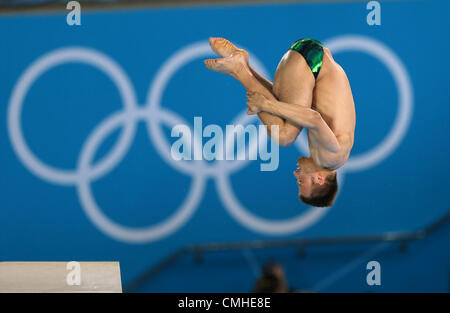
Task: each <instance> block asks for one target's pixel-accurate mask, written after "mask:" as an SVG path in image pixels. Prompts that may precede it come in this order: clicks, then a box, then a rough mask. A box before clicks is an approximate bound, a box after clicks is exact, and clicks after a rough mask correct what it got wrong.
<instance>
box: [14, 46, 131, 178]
mask: <svg viewBox="0 0 450 313" xmlns="http://www.w3.org/2000/svg"><path fill="white" fill-rule="evenodd" d="M68 62H81V63H86V64H89V65H91V66H93V67H95V68H97V69H99V70H101V71H103V72H104V73H105V74H106V75H107V76H108V77H109V78H110V79H111V80H112V81H113V82H114V83H115V85H116V86H117V87H118V89H119V93H120V96H121V98H122V102H123V105H124V107H125V110H126V111H131V110H133V108H134V106H135V103H136V97H135V94H134V90H133V88H132V85H131V83H130V81H129V79H128V77H127V75H126V74H125V73H124V72H123V71H122V69H121V68H120V66H119V65H118V64H117V63H115V62H114V61H113V60H112V59H110V58H109V57H107V56H106V55H104V54H102V53H100V52H97V51H95V50H92V49H86V48H75V47H70V48H63V49H59V50H55V51H52V52H50V53H47V54H45V55H43V56H41V57H40V58H39V59H37V60H36V61H35V62H33V64H31V65H30V66H29V67H28V68H27V69H26V71H25V72H24V73H23V74H22V76H21V77H20V79H19V81H18V82H17V84H16V86H15V88H14V90H13V93H12V96H11V100H10V103H9V111H8V133H9V137H10V140H11V143H12V146H13V148H14V150H15V152H16V154H17V155H18V157H19V158H20V159H21V160H22V162H23V164H24V165H25V166H26V167H27V168H28V169H29V170H30V171H31V172H32V173H34V174H35V175H36V176H38V177H40V178H42V179H43V180H46V181H49V182H51V183H57V184H61V185H71V184H74V183H75V182H76V181H77V179H78V174H77V173H76V172H75V171H74V170H62V169H57V168H55V167H52V166H50V165H47V164H44V163H43V162H42V161H41V160H39V159H38V158H37V157H36V156H35V155H34V154H33V152H32V151H31V150H30V148H29V147H28V145H27V143H26V141H25V139H24V136H23V133H22V127H21V122H20V118H21V113H22V106H23V100H24V98H25V96H26V94H27V92H28V90H29V88H30V86H31V85H32V84H33V83H34V82H35V80H36V79H37V78H38V77H39V76H40V75H42V74H43V73H44V72H46V71H47V70H49V69H50V68H52V67H54V66H57V65H61V64H64V63H68ZM134 130H135V125H133V124H130V123H127V124H126V126H125V129H124V131H123V132H122V134H121V135H120V138H119V140H118V143H117V144H116V146H115V147H114V148H113V149H112V152H111V153H110V154H109V155H108V156H107V157H104V158H103V159H102V160H101V161H100V162H99V164H98V165H97V167H96V168H95V169H94V170H93V172H92V173H91V174H90V175H92V176H93V178H98V177H99V176H101V175H103V174H104V173H105V171H106V170H107V169H108V168H110V167H111V164H112V163H114V162H115V159H116V158H117V156H118V155H119V154H120V153H121V151H120V149H119V148H120V146H121V145H123V144H124V143H125V142H127V141H129V139H130V138H131V137H133V135H134Z"/></svg>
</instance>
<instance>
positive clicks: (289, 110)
mask: <svg viewBox="0 0 450 313" xmlns="http://www.w3.org/2000/svg"><path fill="white" fill-rule="evenodd" d="M210 45H211V48H212V49H213V50H214V51H215V52H216V53H217V54H218V55H219V56H221V57H222V58H220V59H208V60H205V65H206V67H207V68H209V69H211V70H213V71H217V72H221V73H225V74H229V75H231V76H232V77H234V78H236V79H237V80H238V81H239V82H241V84H242V85H243V86H244V87H245V89H246V90H247V106H248V111H247V113H248V114H258V116H259V118H260V120H261V121H262V122H263V123H264V124H265V125H266V126H271V125H278V127H279V137H278V144H279V145H281V146H289V145H291V144H292V143H293V142H294V141H295V140H296V138H297V136H298V135H299V133H300V131H301V130H302V129H303V128H306V129H307V134H308V142H309V151H310V156H309V157H301V158H299V159H298V161H297V166H298V168H297V170H296V171H294V175H295V177H296V178H297V183H298V187H299V198H300V199H301V200H302V201H303V202H304V203H307V204H310V205H313V206H316V207H328V206H332V205H333V202H334V199H335V197H336V194H337V188H338V184H337V177H336V169H338V168H340V167H341V166H343V165H344V164H345V162H346V161H347V159H348V158H349V155H350V151H351V149H352V146H353V141H354V131H355V123H356V114H355V105H354V102H353V96H352V91H351V88H350V84H349V81H348V79H347V75H346V74H345V72H344V70H343V69H342V68H341V67H340V66H339V64H337V63H336V62H335V61H334V59H333V56H332V55H331V52H330V50H329V49H327V48H326V47H324V46H323V45H322V44H321V43H320V42H319V41H317V40H315V39H311V38H304V39H300V40H297V41H296V42H295V43H294V44H292V45H291V46H290V48H289V49H288V51H287V52H286V53H285V54H284V56H283V58H282V59H281V61H280V63H279V64H278V67H277V70H276V72H275V77H274V80H273V83H271V82H270V81H268V80H267V79H265V78H264V77H262V76H261V75H260V74H258V73H257V72H256V71H255V70H254V69H253V68H252V67H251V66H250V65H249V62H248V53H247V52H246V51H245V50H243V49H238V48H237V47H236V46H234V45H233V44H232V43H231V42H230V41H228V40H226V39H224V38H210ZM267 130H268V133H269V135H271V134H270V127H267ZM272 139H274V138H272Z"/></svg>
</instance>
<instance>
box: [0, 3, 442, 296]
mask: <svg viewBox="0 0 450 313" xmlns="http://www.w3.org/2000/svg"><path fill="white" fill-rule="evenodd" d="M448 9H450V5H449V3H448V2H446V1H412V2H388V3H382V25H381V26H368V25H367V23H366V15H367V13H368V11H367V10H366V8H365V3H342V4H339V3H333V4H286V5H242V6H223V7H221V6H209V7H185V8H164V9H162V8H161V9H142V10H139V11H135V10H123V11H108V12H84V11H83V12H82V25H81V26H72V27H71V26H68V25H67V24H66V16H65V14H63V13H55V14H35V15H9V16H6V15H5V16H1V17H0V59H1V60H2V61H1V64H0V187H1V188H0V197H1V202H0V208H1V209H0V260H79V261H81V260H118V261H120V262H121V266H122V270H123V279H124V282H125V283H127V282H129V281H130V280H132V279H133V278H135V277H137V276H138V275H139V274H140V273H141V272H142V271H143V270H145V269H146V268H147V267H148V266H149V265H152V264H154V263H156V262H157V261H158V260H160V259H161V258H163V257H165V256H167V255H169V254H170V253H171V252H173V251H175V250H176V249H178V248H179V247H182V246H185V245H186V244H193V243H204V242H228V241H239V240H253V239H273V238H297V237H316V236H335V235H336V236H338V235H358V234H372V233H379V232H384V231H407V230H414V229H418V228H422V227H423V226H425V225H427V224H429V223H431V222H432V221H434V220H435V219H436V218H438V217H440V216H441V215H443V214H444V213H445V212H447V210H448V209H449V207H450V200H449V198H448V197H446V196H445V195H446V194H447V193H448V190H449V186H450V184H449V180H448V177H450V166H449V162H448V160H449V156H450V147H449V144H448V140H447V139H446V136H447V135H448V133H449V130H450V127H449V123H448V118H449V113H450V95H449V93H448V84H449V79H448V73H449V70H450V61H449V60H448V58H446V57H445V52H446V51H448V50H449V48H450V43H449V40H448V38H449V35H450V27H449V26H450V22H449V20H448V18H447V12H448ZM209 36H220V37H226V38H229V39H230V40H232V41H233V42H235V43H237V44H238V45H240V46H243V47H245V48H246V49H248V50H249V51H250V53H251V58H253V59H255V60H259V62H260V65H261V66H260V67H263V68H265V69H266V71H267V73H268V75H269V76H272V75H273V74H274V71H275V69H276V66H277V64H278V61H279V59H280V57H281V56H282V55H283V53H284V52H285V50H286V49H287V47H288V46H289V45H290V44H291V43H292V42H293V41H295V40H296V39H298V38H300V37H305V36H307V37H314V38H317V39H319V40H321V41H323V42H325V43H327V44H328V45H330V48H332V51H335V52H336V54H335V59H336V60H337V61H338V62H339V63H340V64H341V65H342V67H343V68H344V69H345V71H346V72H347V75H348V77H349V80H350V83H351V86H352V90H353V93H354V98H355V103H356V111H357V128H356V138H355V146H354V149H353V152H352V158H351V159H350V161H349V164H348V165H347V167H346V168H344V169H343V170H342V171H341V173H340V176H341V177H340V178H341V189H340V193H339V196H338V199H337V201H336V205H335V206H334V207H333V208H331V209H315V208H308V207H306V206H305V205H303V204H302V203H300V202H299V201H298V199H297V186H296V183H295V179H294V177H293V175H292V171H293V170H294V169H295V166H296V159H297V157H298V156H299V155H301V154H303V153H304V152H302V150H301V149H298V146H301V143H300V141H299V143H298V145H296V146H292V147H289V148H282V149H281V151H280V166H279V169H278V170H277V171H275V172H261V171H259V165H260V162H259V161H252V162H249V163H247V162H244V163H245V164H242V167H241V168H238V169H237V170H236V171H234V172H227V171H225V172H223V171H218V170H216V171H214V174H211V175H206V174H204V171H203V170H202V169H203V168H198V166H202V164H201V163H200V164H198V162H196V163H195V162H191V163H190V164H187V165H184V166H183V168H182V169H186V168H187V169H186V170H185V171H183V170H182V169H180V168H179V167H178V165H176V164H175V165H174V164H173V163H170V162H167V160H166V159H165V158H167V153H165V152H163V151H162V149H161V147H159V146H158V145H157V143H161V142H162V143H164V140H166V141H167V142H169V143H170V142H173V141H174V140H173V139H171V138H170V128H171V126H172V125H171V124H170V123H169V122H170V121H172V122H173V121H180V120H183V121H185V122H186V123H188V124H192V123H193V118H194V116H202V117H203V122H204V124H219V125H222V126H224V125H226V124H227V123H230V122H231V121H233V120H234V119H235V118H237V117H239V116H245V114H244V112H245V109H246V107H245V93H244V89H243V88H242V87H241V86H240V85H239V83H238V82H236V81H234V80H233V79H231V78H229V77H226V76H224V75H219V74H217V73H213V72H210V71H208V70H206V69H205V67H204V65H203V62H202V60H203V59H205V58H209V57H210V56H211V53H210V52H208V51H209V50H208V48H207V47H206V46H207V39H208V37H209ZM340 44H342V45H343V47H341V48H342V49H341V50H340V51H338V49H339V46H338V45H340ZM365 49H368V51H366V50H365ZM189 52H192V54H191V57H192V58H191V59H189V60H188V59H187V61H186V63H184V64H181V65H180V66H178V67H176V68H175V71H174V72H173V73H172V74H173V75H169V77H167V81H166V83H167V84H166V85H165V88H164V89H163V90H162V93H161V94H159V95H160V97H156V96H157V95H158V94H157V92H156V91H157V89H156V88H157V86H158V84H160V83H161V82H163V81H164V79H163V78H164V77H163V76H162V75H163V74H164V70H165V69H167V67H166V66H169V65H170V64H173V63H170V62H172V61H176V60H180V59H176V57H189V55H188V54H187V53H189ZM58 58H61V59H60V61H61V60H63V61H64V60H65V61H68V62H63V61H62V63H60V64H56V63H57V62H58ZM64 58H66V59H64ZM45 62H50V63H51V62H56V63H55V65H54V66H52V65H51V64H50V63H45ZM89 62H92V63H95V64H96V66H92V65H91V64H88V63H89ZM167 62H169V63H167ZM383 62H384V63H388V65H389V66H385V64H384V63H383ZM46 65H49V66H48V69H47V70H46V71H44V70H43V71H42V72H41V73H38V72H39V67H40V66H44V67H45V66H46ZM102 67H103V68H104V69H107V71H109V76H108V75H105V73H104V72H102V70H101V69H100V68H102ZM41 69H43V68H42V67H41ZM33 71H38V72H35V73H37V76H36V80H35V81H27V79H31V80H33V79H32V78H33V77H31V76H27V75H32V74H33ZM393 74H394V75H393ZM111 75H115V76H114V77H117V79H116V81H114V80H113V79H112V78H111ZM395 75H397V76H395ZM27 82H30V84H29V86H28V87H29V88H26V87H27ZM119 85H120V86H122V87H123V90H122V91H123V94H122V95H121V93H120V91H119V89H118V86H119ZM23 88H25V89H27V90H25V89H23ZM152 88H155V89H152ZM21 96H22V98H21ZM127 97H128V98H127ZM152 97H154V98H153V100H155V99H156V100H155V103H153V105H156V104H157V103H159V106H160V109H158V110H156V109H153V110H151V111H149V113H150V114H149V115H148V116H149V118H148V120H145V119H144V118H142V119H138V117H136V115H133V112H144V111H143V108H144V107H145V106H146V105H149V104H150V102H151V101H150V99H151V98H152ZM123 98H127V99H128V100H127V101H128V102H127V101H125V102H126V103H128V109H124V101H123ZM157 98H159V101H158V99H157ZM22 100H23V101H22ZM20 107H22V109H21V111H20ZM15 113H20V114H18V115H14V114H15ZM16 117H18V118H16ZM133 117H134V118H135V119H134V120H133ZM138 120H139V122H136V123H134V121H138ZM126 121H129V122H128V123H127V122H126ZM147 122H148V123H147ZM125 124H127V125H128V126H127V127H124V128H123V127H121V126H123V125H125ZM149 125H150V131H148V128H147V127H148V126H149ZM158 125H160V127H155V126H158ZM108 127H109V128H108ZM134 128H136V129H134ZM393 129H394V130H393ZM102 131H107V132H106V133H103V134H101V133H99V132H102ZM391 131H393V132H391ZM149 133H150V136H149ZM100 135H104V136H100ZM133 135H134V136H133ZM390 135H392V136H394V137H392V138H391V137H389V136H390ZM21 136H22V138H23V139H24V142H25V143H26V146H27V148H24V146H21V145H20V142H21V140H20V138H21ZM96 136H97V137H96ZM98 136H100V137H98ZM395 136H397V137H395ZM120 138H122V139H120ZM158 138H159V139H158ZM164 138H165V139H164ZM389 138H391V139H392V142H390V141H389V140H391V139H389ZM96 139H99V140H97V141H98V142H95V141H96ZM389 142H390V144H389V145H388V146H384V147H385V148H386V147H387V148H386V150H382V149H384V148H383V146H381V148H380V145H383V144H388V143H389ZM91 148H92V149H91ZM121 148H123V150H120V149H121ZM24 149H25V150H24ZM380 149H381V150H380ZM89 152H91V153H92V154H93V155H92V156H91V159H93V160H87V159H83V158H84V157H86V158H88V157H89ZM116 152H117V153H116ZM379 152H380V154H379V155H378V154H377V153H379ZM32 155H34V158H33V157H32ZM377 155H378V157H376V156H377ZM115 156H117V158H115ZM373 157H375V158H373ZM372 158H373V159H372ZM86 160H87V161H86ZM84 161H86V162H84ZM109 161H111V162H109ZM209 165H210V166H221V165H222V166H223V164H209ZM196 166H197V167H196ZM216 169H219V168H216ZM227 179H228V180H229V181H230V184H229V186H231V189H230V190H231V192H232V193H234V195H235V196H234V197H231V196H230V194H228V193H226V191H227V188H226V186H225V185H226V180H227ZM89 190H91V193H90V192H89ZM230 190H229V191H230ZM89 195H92V197H89ZM221 195H222V196H221ZM230 199H235V200H236V201H234V202H232V203H230V201H229V200H230ZM182 206H183V207H182ZM95 207H97V209H98V210H94V209H95ZM243 208H245V210H246V211H245V212H250V213H251V215H244V217H242V216H241V217H236V216H235V215H232V214H230V213H229V211H230V210H232V209H234V210H236V209H243ZM101 212H102V213H101ZM180 212H181V213H180ZM177 214H178V215H177ZM180 214H181V215H180ZM183 214H184V215H183ZM289 223H290V224H289ZM153 226H155V227H153ZM443 245H444V247H442V249H441V253H443V251H446V252H445V254H444V255H441V256H439V258H444V260H447V261H446V264H448V263H449V262H450V261H449V259H450V256H449V254H448V251H449V249H448V247H449V242H448V240H444V241H443ZM435 250H436V249H435ZM437 257H438V256H437V255H436V254H434V255H432V256H430V257H429V259H428V261H427V259H425V260H424V261H423V263H424V264H423V265H424V267H425V268H427V267H426V265H427V264H428V263H427V262H429V263H430V264H431V263H432V262H431V260H432V259H433V258H437ZM330 262H331V261H330ZM399 266H401V267H402V268H405V267H406V268H410V269H411V271H413V270H414V266H415V265H413V263H411V264H409V263H408V260H405V261H404V262H403V263H401V265H399ZM311 270H312V271H313V270H314V269H311ZM425 271H426V269H425ZM230 275H231V278H232V277H239V276H238V275H239V272H234V275H235V276H233V274H230ZM430 275H431V273H430ZM447 275H448V274H447ZM175 276H176V275H175ZM201 277H202V276H201V275H200V278H201ZM433 277H434V276H433ZM200 281H201V279H200V280H199V282H198V284H199V285H201V282H200ZM165 283H167V284H169V285H171V286H174V287H173V288H174V290H175V289H176V290H179V291H187V290H195V288H196V287H195V283H192V281H190V282H183V281H180V280H178V279H177V278H176V277H173V278H170V277H167V278H166V280H165ZM405 284H406V282H405ZM203 285H204V284H203ZM431 285H432V284H431ZM391 287H392V286H391ZM236 288H238V287H236ZM241 288H242V287H241ZM346 288H347V289H350V290H351V289H352V288H353V290H360V288H359V287H357V286H353V287H352V286H347V287H346ZM387 288H388V287H387ZM424 288H425V289H426V290H429V289H432V288H426V287H424ZM154 289H155V290H158V286H155V287H154ZM225 289H226V288H225V287H223V288H222V289H221V287H220V283H218V287H217V288H216V289H215V290H225ZM169 290H170V289H169ZM388 290H390V289H388Z"/></svg>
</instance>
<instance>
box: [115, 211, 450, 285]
mask: <svg viewBox="0 0 450 313" xmlns="http://www.w3.org/2000/svg"><path fill="white" fill-rule="evenodd" d="M449 221H450V211H449V212H447V213H446V214H444V215H443V216H442V217H440V218H438V219H437V220H436V221H434V222H433V223H431V224H430V225H428V226H427V227H425V228H423V229H420V230H416V231H412V232H386V233H382V234H377V235H359V236H342V237H322V238H320V237H319V238H297V239H278V240H253V241H241V242H230V243H207V244H196V245H188V246H186V247H183V248H180V249H179V250H177V251H175V252H174V253H172V254H171V255H169V256H168V257H166V258H164V259H163V260H162V261H160V262H159V263H157V264H155V265H154V266H152V267H150V268H149V269H148V270H147V271H145V272H144V273H143V274H141V275H140V276H139V277H138V278H136V279H135V280H133V281H132V282H131V283H129V284H128V285H127V286H126V287H125V288H124V290H125V292H133V291H134V290H137V289H138V288H140V287H141V286H143V285H144V284H145V283H146V282H147V281H148V280H149V279H151V278H152V277H154V276H155V275H157V274H158V273H160V272H161V271H163V270H164V269H165V268H167V267H169V266H170V265H171V264H173V263H175V262H176V261H177V260H179V259H180V258H181V257H183V256H184V255H186V254H194V255H201V254H203V253H207V252H217V251H232V250H247V249H267V248H283V247H297V248H305V247H307V246H313V245H315V246H317V245H334V244H348V243H350V244H355V243H373V242H402V243H407V242H409V241H413V240H420V239H423V238H425V237H426V236H428V235H429V234H430V233H432V232H434V231H435V230H437V229H439V228H441V227H442V226H443V225H444V224H446V223H447V222H449Z"/></svg>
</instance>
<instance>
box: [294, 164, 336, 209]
mask: <svg viewBox="0 0 450 313" xmlns="http://www.w3.org/2000/svg"><path fill="white" fill-rule="evenodd" d="M294 175H295V177H296V178H297V184H298V190H299V192H298V197H299V198H300V199H301V200H302V201H303V202H304V203H306V204H309V205H312V206H315V207H329V206H332V205H333V202H334V199H335V197H336V194H337V189H338V184H337V178H336V171H335V170H328V169H325V168H321V167H318V166H317V165H316V164H315V163H314V161H313V160H312V159H311V158H305V157H301V158H299V159H298V160H297V170H295V171H294Z"/></svg>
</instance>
